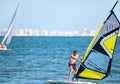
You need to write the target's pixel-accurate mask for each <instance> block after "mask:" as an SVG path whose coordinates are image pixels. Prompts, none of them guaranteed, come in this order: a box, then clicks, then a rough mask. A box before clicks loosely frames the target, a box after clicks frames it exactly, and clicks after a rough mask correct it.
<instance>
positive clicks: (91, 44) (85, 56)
mask: <svg viewBox="0 0 120 84" xmlns="http://www.w3.org/2000/svg"><path fill="white" fill-rule="evenodd" d="M103 27H104V24H102V26H101V27H100V29H99V31H98V32H97V34H96V36H95V37H94V38H93V40H92V42H91V43H90V45H89V47H88V49H87V51H86V53H85V55H84V57H83V59H82V62H84V61H85V59H86V58H87V56H88V54H89V52H90V50H91V48H92V46H93V44H94V42H95V41H96V39H97V37H98V35H99V33H100V31H101V30H102V28H103Z"/></svg>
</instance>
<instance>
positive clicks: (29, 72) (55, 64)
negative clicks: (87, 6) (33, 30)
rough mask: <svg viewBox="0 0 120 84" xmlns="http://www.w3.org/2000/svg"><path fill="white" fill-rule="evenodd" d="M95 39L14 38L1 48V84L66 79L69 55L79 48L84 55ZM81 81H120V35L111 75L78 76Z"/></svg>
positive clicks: (114, 83) (39, 83)
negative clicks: (100, 76)
mask: <svg viewBox="0 0 120 84" xmlns="http://www.w3.org/2000/svg"><path fill="white" fill-rule="evenodd" d="M2 38H3V37H0V40H2ZM92 38H93V37H90V36H80V37H79V36H73V37H67V36H66V37H64V36H63V37H56V36H54V37H50V36H46V37H45V36H43V37H42V36H38V37H34V36H32V37H30V36H29V37H27V36H21V37H13V38H12V41H11V43H10V44H9V45H8V50H7V51H0V84H48V80H56V81H58V80H62V81H66V80H67V79H68V73H69V68H68V62H69V58H70V55H71V54H72V52H73V51H74V50H77V51H78V53H79V55H81V56H83V55H84V53H85V51H86V49H87V47H88V45H89V43H90V42H91V40H92ZM95 60H96V61H99V59H95ZM100 63H101V62H100ZM79 64H80V61H77V66H79ZM74 73H75V72H73V74H74ZM79 81H87V82H94V83H97V84H120V37H119V38H118V40H117V43H116V48H115V52H114V58H113V61H112V68H111V75H110V76H108V77H107V78H105V79H103V80H90V79H79Z"/></svg>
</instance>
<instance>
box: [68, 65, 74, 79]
mask: <svg viewBox="0 0 120 84" xmlns="http://www.w3.org/2000/svg"><path fill="white" fill-rule="evenodd" d="M69 69H70V71H69V75H68V81H70V77H71V75H72V70H73V67H72V66H69Z"/></svg>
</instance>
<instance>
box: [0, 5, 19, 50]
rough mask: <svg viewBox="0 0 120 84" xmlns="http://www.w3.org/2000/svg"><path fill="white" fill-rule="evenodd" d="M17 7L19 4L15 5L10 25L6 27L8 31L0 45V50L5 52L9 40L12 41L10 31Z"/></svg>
mask: <svg viewBox="0 0 120 84" xmlns="http://www.w3.org/2000/svg"><path fill="white" fill-rule="evenodd" d="M18 7H19V4H18V5H17V7H16V10H15V13H14V15H13V17H12V20H11V22H10V25H9V27H8V30H7V32H6V34H5V36H4V38H3V40H2V42H1V44H0V50H7V45H8V44H10V42H11V39H12V30H13V25H14V21H15V16H16V13H17V10H18Z"/></svg>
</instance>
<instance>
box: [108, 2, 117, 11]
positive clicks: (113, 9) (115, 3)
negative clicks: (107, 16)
mask: <svg viewBox="0 0 120 84" xmlns="http://www.w3.org/2000/svg"><path fill="white" fill-rule="evenodd" d="M117 3H118V0H117V1H116V3H115V4H114V6H113V7H112V9H111V11H110V12H113V10H114V8H115V6H116V5H117Z"/></svg>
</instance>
